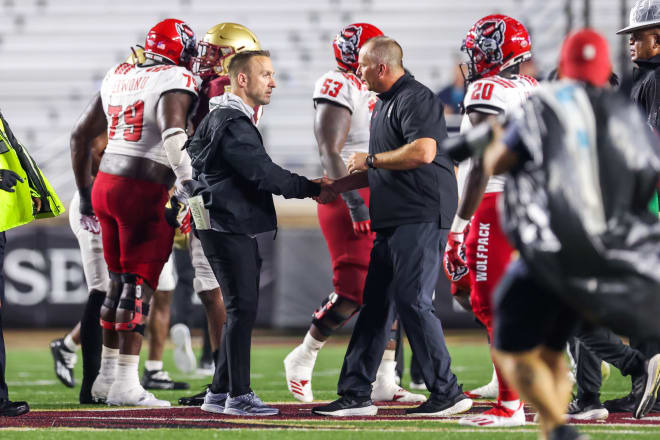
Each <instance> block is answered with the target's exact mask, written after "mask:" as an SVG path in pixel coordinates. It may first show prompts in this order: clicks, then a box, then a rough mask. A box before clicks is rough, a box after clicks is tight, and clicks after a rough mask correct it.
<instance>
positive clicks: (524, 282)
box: [493, 260, 579, 352]
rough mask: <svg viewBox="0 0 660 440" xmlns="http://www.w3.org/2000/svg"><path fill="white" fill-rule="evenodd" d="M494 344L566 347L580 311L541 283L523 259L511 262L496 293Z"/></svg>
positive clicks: (510, 347) (511, 349)
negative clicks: (576, 310)
mask: <svg viewBox="0 0 660 440" xmlns="http://www.w3.org/2000/svg"><path fill="white" fill-rule="evenodd" d="M494 307H495V315H494V324H495V325H494V330H493V344H494V347H495V348H496V349H498V350H500V351H505V352H524V351H530V350H532V349H534V348H535V347H538V346H540V345H543V346H545V347H547V348H550V349H552V350H555V351H561V350H563V349H564V348H565V346H566V343H567V342H568V339H569V338H570V337H571V336H572V335H573V333H574V332H575V329H576V326H577V323H578V322H579V319H578V315H577V313H576V312H575V311H573V309H571V308H570V307H569V306H568V305H566V304H564V303H563V302H562V301H561V300H560V299H559V298H558V297H557V296H556V295H554V294H553V293H552V292H551V291H549V290H547V289H546V288H544V287H543V286H541V285H540V284H539V283H538V282H537V281H536V280H534V278H533V277H532V274H531V273H530V271H529V270H528V268H527V266H526V265H525V264H524V262H523V261H522V260H517V261H514V262H512V263H511V264H510V265H509V268H508V269H507V271H506V273H505V275H504V277H503V278H502V280H501V281H500V284H499V285H498V286H497V289H496V290H495V294H494Z"/></svg>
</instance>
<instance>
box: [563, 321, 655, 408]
mask: <svg viewBox="0 0 660 440" xmlns="http://www.w3.org/2000/svg"><path fill="white" fill-rule="evenodd" d="M571 352H572V355H573V359H574V360H575V363H576V372H575V381H576V383H577V389H578V394H577V395H578V398H580V399H586V400H594V399H597V398H599V396H600V387H601V384H602V377H601V370H600V363H601V360H605V361H607V362H609V363H610V364H612V365H614V366H615V367H616V368H618V369H619V370H620V371H621V374H622V375H624V376H628V375H631V376H633V377H636V376H640V375H642V374H643V372H644V360H645V358H646V356H645V355H644V354H643V353H642V352H640V351H639V350H636V349H634V348H633V347H631V346H628V345H626V344H624V343H623V341H621V338H619V337H618V336H616V335H615V334H614V333H613V332H612V331H611V330H609V329H606V328H603V327H592V326H589V325H588V324H583V325H582V326H581V327H580V328H579V329H578V331H577V333H576V337H575V341H572V342H571Z"/></svg>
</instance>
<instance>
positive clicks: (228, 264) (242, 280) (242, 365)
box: [197, 230, 261, 397]
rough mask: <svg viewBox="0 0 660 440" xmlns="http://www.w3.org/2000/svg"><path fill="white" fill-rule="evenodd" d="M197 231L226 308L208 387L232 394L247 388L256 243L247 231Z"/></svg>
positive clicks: (256, 288) (254, 301) (256, 287)
mask: <svg viewBox="0 0 660 440" xmlns="http://www.w3.org/2000/svg"><path fill="white" fill-rule="evenodd" d="M197 232H198V234H199V239H200V241H201V242H202V248H203V249H204V254H205V255H206V258H207V259H208V260H209V264H210V265H211V268H212V269H213V273H214V274H215V277H216V279H217V280H218V284H220V289H221V290H222V297H223V299H224V301H225V307H226V309H227V322H226V323H225V325H224V328H223V332H222V341H221V344H220V350H219V354H218V359H216V371H215V375H214V376H213V383H212V384H211V391H212V392H214V393H219V392H228V393H229V395H230V396H232V397H236V396H240V395H242V394H246V393H249V392H250V391H251V390H250V348H251V341H252V328H253V327H254V322H255V319H256V317H257V305H258V302H259V272H260V270H261V257H260V256H259V247H258V245H257V239H256V238H254V237H253V236H250V235H244V234H229V233H225V232H217V231H212V230H205V231H197Z"/></svg>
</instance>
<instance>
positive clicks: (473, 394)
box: [465, 370, 500, 399]
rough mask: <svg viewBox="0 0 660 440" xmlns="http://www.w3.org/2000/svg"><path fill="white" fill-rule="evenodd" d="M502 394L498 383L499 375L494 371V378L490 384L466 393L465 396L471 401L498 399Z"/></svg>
mask: <svg viewBox="0 0 660 440" xmlns="http://www.w3.org/2000/svg"><path fill="white" fill-rule="evenodd" d="M499 392H500V386H499V384H498V383H497V373H496V372H495V371H494V370H493V377H492V378H491V380H490V382H489V383H487V384H486V385H484V386H481V387H479V388H476V389H474V390H470V391H466V392H465V395H466V396H468V397H469V398H470V399H496V398H497V396H498V394H499Z"/></svg>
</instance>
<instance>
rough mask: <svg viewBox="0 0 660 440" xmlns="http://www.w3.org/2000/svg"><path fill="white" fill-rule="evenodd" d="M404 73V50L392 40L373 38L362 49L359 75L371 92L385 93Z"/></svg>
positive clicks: (359, 59)
mask: <svg viewBox="0 0 660 440" xmlns="http://www.w3.org/2000/svg"><path fill="white" fill-rule="evenodd" d="M404 73H405V71H404V69H403V50H402V49H401V46H400V45H399V43H397V42H396V41H395V40H393V39H392V38H390V37H385V36H382V37H374V38H371V39H370V40H368V41H367V42H366V43H364V45H363V46H362V48H361V49H360V54H359V56H358V70H357V74H358V75H359V76H360V78H361V79H362V81H364V82H365V83H366V84H367V87H368V88H369V90H371V91H374V92H376V93H382V92H385V91H387V90H389V89H390V87H392V85H393V84H394V83H395V82H396V81H397V80H398V79H399V78H401V76H403V74H404Z"/></svg>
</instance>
